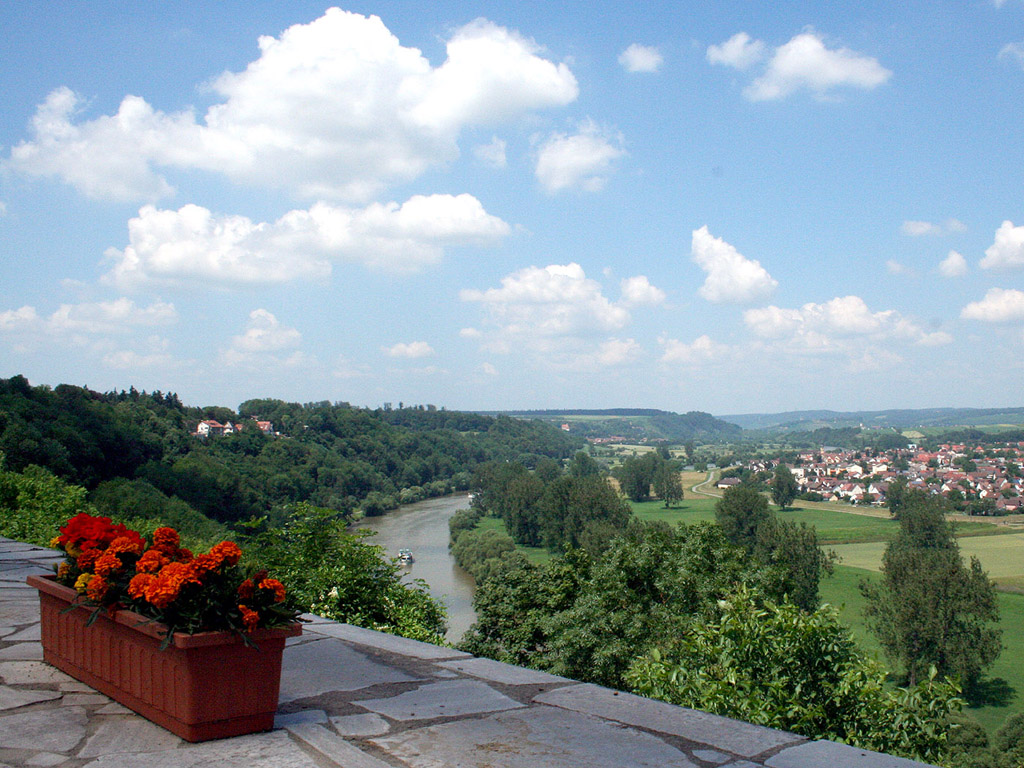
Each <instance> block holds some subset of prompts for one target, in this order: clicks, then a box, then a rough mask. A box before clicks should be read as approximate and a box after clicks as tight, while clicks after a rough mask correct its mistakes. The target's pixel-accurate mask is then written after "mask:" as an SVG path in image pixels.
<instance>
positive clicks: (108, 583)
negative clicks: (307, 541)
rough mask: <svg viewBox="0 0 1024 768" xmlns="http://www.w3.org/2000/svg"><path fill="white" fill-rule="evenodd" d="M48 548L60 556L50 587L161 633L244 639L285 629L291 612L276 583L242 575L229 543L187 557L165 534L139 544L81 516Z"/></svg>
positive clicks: (173, 534) (115, 527)
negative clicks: (158, 626) (124, 613)
mask: <svg viewBox="0 0 1024 768" xmlns="http://www.w3.org/2000/svg"><path fill="white" fill-rule="evenodd" d="M51 543H52V545H53V546H55V547H57V548H59V549H61V550H63V551H64V552H65V553H66V554H67V559H66V560H65V561H64V562H63V563H62V564H61V565H60V567H59V568H58V569H57V580H58V581H60V582H61V583H62V584H64V585H66V586H69V587H73V588H74V589H75V590H76V591H77V592H78V594H79V595H80V596H81V597H80V600H82V601H83V602H85V603H86V604H88V605H92V606H95V607H96V609H97V611H98V610H100V609H103V608H105V609H107V610H108V611H115V610H117V609H118V608H128V609H130V610H132V611H135V612H136V613H138V614H140V615H142V616H145V617H148V618H151V619H153V620H154V621H159V622H161V623H163V624H166V625H167V627H168V629H169V632H188V633H195V632H205V631H214V630H234V631H237V632H241V633H248V632H251V631H252V630H254V629H258V628H261V627H273V626H282V625H285V624H290V623H292V622H294V621H295V619H296V616H297V615H298V613H299V612H298V611H297V610H296V609H295V608H294V606H293V605H292V604H291V601H290V600H289V599H288V593H287V591H286V590H285V587H284V585H283V584H282V583H281V582H280V581H278V580H277V579H273V578H270V577H269V575H268V574H267V572H266V571H256V572H255V573H252V574H251V575H247V574H246V573H244V572H243V570H242V567H241V566H240V565H239V563H240V561H241V559H242V550H241V549H240V548H239V547H238V545H237V544H235V543H234V542H231V541H222V542H221V543H219V544H217V545H216V546H214V547H213V548H212V549H210V551H209V552H203V553H200V554H195V555H194V554H193V553H192V552H190V551H189V550H188V549H186V548H184V547H182V546H181V538H180V536H179V535H178V532H177V531H175V530H174V529H173V528H166V527H165V528H157V529H156V531H154V533H153V535H152V537H151V540H149V541H147V540H146V539H145V538H144V537H143V536H142V535H140V534H139V533H138V532H136V531H133V530H130V529H128V528H126V527H125V526H123V525H120V524H114V523H112V522H111V521H110V518H107V517H94V516H92V515H88V514H85V513H82V514H79V515H76V516H75V517H73V518H71V519H70V520H68V522H67V524H65V525H64V526H62V527H61V529H60V535H59V536H56V537H55V538H54V539H53V541H52V542H51Z"/></svg>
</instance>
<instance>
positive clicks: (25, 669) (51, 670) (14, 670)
mask: <svg viewBox="0 0 1024 768" xmlns="http://www.w3.org/2000/svg"><path fill="white" fill-rule="evenodd" d="M0 680H3V681H4V682H5V683H7V684H8V685H49V684H51V683H70V682H73V681H74V678H73V677H70V676H69V675H65V674H64V673H63V672H61V671H60V670H59V669H57V668H55V667H51V666H50V665H49V664H46V663H44V662H42V661H5V662H0Z"/></svg>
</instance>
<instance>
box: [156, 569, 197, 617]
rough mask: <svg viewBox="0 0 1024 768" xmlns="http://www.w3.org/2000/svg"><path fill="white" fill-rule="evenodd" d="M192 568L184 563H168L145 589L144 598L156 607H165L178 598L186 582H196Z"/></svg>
mask: <svg viewBox="0 0 1024 768" xmlns="http://www.w3.org/2000/svg"><path fill="white" fill-rule="evenodd" d="M198 583H199V579H197V578H196V576H195V573H193V571H192V569H191V568H190V567H189V566H187V565H185V564H184V563H168V564H167V565H165V566H164V567H163V568H161V569H160V573H158V574H157V576H156V578H155V579H154V580H153V581H151V582H150V583H149V584H148V585H147V586H146V589H145V595H146V600H147V602H149V603H150V604H152V605H154V606H156V607H157V608H166V607H167V606H168V605H170V604H171V603H173V602H174V601H175V600H177V599H178V594H179V593H180V592H181V588H182V587H184V586H185V585H186V584H198Z"/></svg>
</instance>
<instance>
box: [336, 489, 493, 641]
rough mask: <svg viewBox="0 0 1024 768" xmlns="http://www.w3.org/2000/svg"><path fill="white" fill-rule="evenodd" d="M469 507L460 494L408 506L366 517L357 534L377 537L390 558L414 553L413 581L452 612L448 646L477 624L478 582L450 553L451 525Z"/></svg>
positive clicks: (375, 540)
mask: <svg viewBox="0 0 1024 768" xmlns="http://www.w3.org/2000/svg"><path fill="white" fill-rule="evenodd" d="M468 507H469V496H468V495H467V494H464V493H463V494H458V495H455V496H444V497H442V498H438V499H427V500H426V501H420V502H417V503H416V504H406V505H404V506H401V507H399V508H398V509H395V510H392V511H390V512H387V513H386V514H384V515H381V516H379V517H367V518H364V519H363V520H360V521H359V522H358V523H356V524H355V526H354V527H355V528H361V529H365V530H372V531H375V532H376V534H377V535H376V536H374V537H373V538H372V539H371V541H372V542H373V543H375V544H377V545H379V546H381V547H383V548H384V551H385V553H386V554H387V556H388V557H398V551H399V550H400V549H410V550H412V553H413V558H414V561H413V563H412V564H411V565H405V566H403V570H405V571H406V573H407V574H408V579H409V580H412V579H423V580H424V581H425V582H426V583H427V584H428V585H429V586H430V593H431V594H432V595H433V596H434V597H435V598H437V599H439V600H441V601H442V602H443V603H444V604H445V606H446V607H447V608H448V640H450V641H452V642H455V641H457V640H458V639H459V638H460V637H462V635H463V633H464V632H465V631H466V630H467V629H469V626H470V625H471V624H472V623H473V621H474V619H475V615H474V613H473V577H472V576H470V575H469V574H468V573H466V572H465V571H464V570H462V569H461V568H459V567H458V566H457V565H456V564H455V561H454V560H453V559H452V557H451V555H450V554H449V553H448V520H449V519H450V518H451V516H452V515H454V514H455V513H456V512H458V511H459V510H460V509H466V508H468Z"/></svg>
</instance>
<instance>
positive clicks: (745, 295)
mask: <svg viewBox="0 0 1024 768" xmlns="http://www.w3.org/2000/svg"><path fill="white" fill-rule="evenodd" d="M691 253H692V256H693V260H694V261H695V262H696V263H697V265H698V266H699V267H700V268H701V269H703V270H704V271H705V272H706V273H707V278H706V279H705V280H704V285H702V286H701V287H700V290H699V291H698V292H699V293H700V295H701V296H702V297H703V298H705V299H707V300H708V301H710V302H712V303H714V304H747V303H750V302H752V301H757V300H758V299H763V298H766V297H768V296H770V295H771V293H772V292H773V291H774V290H775V288H776V287H777V286H778V282H777V281H776V280H774V279H773V278H772V276H771V275H769V274H768V271H767V270H766V269H765V268H764V267H762V266H761V263H760V262H759V261H756V260H754V259H748V258H746V257H745V256H743V255H742V254H741V253H740V252H739V251H737V250H736V249H735V248H734V247H733V246H731V245H730V244H729V243H727V242H725V240H722V239H721V238H718V237H715V236H714V235H712V234H711V233H710V232H709V231H708V228H707V226H703V227H701V228H700V229H695V230H694V231H693V239H692V248H691Z"/></svg>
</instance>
